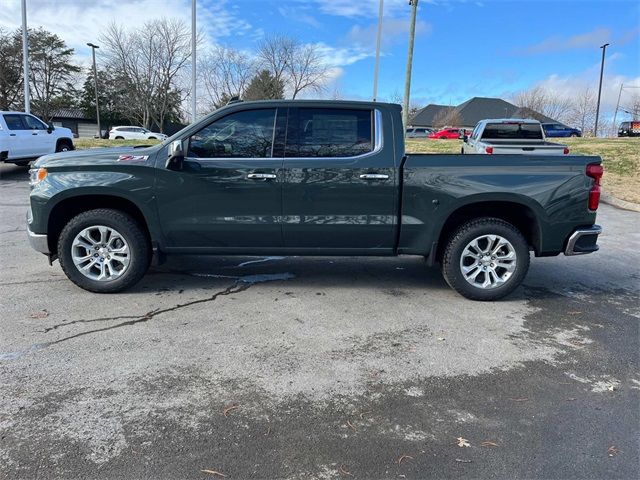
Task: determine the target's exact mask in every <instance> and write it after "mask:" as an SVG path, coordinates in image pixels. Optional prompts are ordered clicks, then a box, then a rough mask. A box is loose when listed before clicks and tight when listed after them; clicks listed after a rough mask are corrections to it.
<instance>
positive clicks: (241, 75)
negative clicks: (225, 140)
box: [198, 45, 256, 110]
mask: <svg viewBox="0 0 640 480" xmlns="http://www.w3.org/2000/svg"><path fill="white" fill-rule="evenodd" d="M198 71H199V75H198V76H199V77H200V83H201V84H202V85H203V86H204V89H205V92H206V96H207V97H208V101H209V105H208V108H209V110H211V109H215V108H219V107H221V106H222V105H224V104H226V103H227V101H228V100H229V99H230V98H231V97H234V96H242V95H243V94H244V91H245V90H246V88H247V85H248V84H249V82H250V81H251V79H252V78H253V76H254V75H255V73H256V62H255V61H254V60H253V59H251V58H250V57H249V55H247V54H246V53H244V52H241V51H240V50H236V49H234V48H231V47H226V46H223V45H219V46H215V47H214V48H213V49H211V50H210V51H208V52H206V53H204V54H203V55H202V56H201V60H200V62H199V67H198Z"/></svg>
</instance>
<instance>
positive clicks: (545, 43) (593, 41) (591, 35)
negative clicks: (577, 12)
mask: <svg viewBox="0 0 640 480" xmlns="http://www.w3.org/2000/svg"><path fill="white" fill-rule="evenodd" d="M639 33H640V28H634V29H631V30H628V31H624V32H616V34H615V35H614V34H613V33H612V32H611V30H609V29H608V28H602V27H600V28H596V29H594V30H592V31H590V32H586V33H580V34H578V35H570V36H562V35H554V36H552V37H549V38H546V39H544V40H542V41H541V42H538V43H535V44H533V45H529V46H528V47H522V48H517V49H515V50H514V51H513V53H516V54H521V55H537V54H540V53H553V52H563V51H567V50H576V49H582V48H598V47H600V46H601V45H604V44H605V43H609V42H611V43H615V44H616V45H617V46H620V45H624V44H626V43H629V42H631V41H633V40H634V39H635V38H636V37H637V36H638V34H639Z"/></svg>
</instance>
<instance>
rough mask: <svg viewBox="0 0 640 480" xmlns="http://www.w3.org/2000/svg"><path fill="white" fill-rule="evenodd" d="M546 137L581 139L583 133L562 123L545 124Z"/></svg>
mask: <svg viewBox="0 0 640 480" xmlns="http://www.w3.org/2000/svg"><path fill="white" fill-rule="evenodd" d="M542 128H543V129H544V135H545V136H546V137H581V136H582V132H581V131H580V130H578V129H577V128H571V127H567V126H566V125H563V124H561V123H543V124H542Z"/></svg>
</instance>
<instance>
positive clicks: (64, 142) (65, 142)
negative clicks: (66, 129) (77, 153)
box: [56, 140, 73, 152]
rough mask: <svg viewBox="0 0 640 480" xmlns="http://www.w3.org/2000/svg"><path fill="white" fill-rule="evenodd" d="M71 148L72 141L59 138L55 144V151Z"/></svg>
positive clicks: (64, 150) (65, 150) (67, 150)
mask: <svg viewBox="0 0 640 480" xmlns="http://www.w3.org/2000/svg"><path fill="white" fill-rule="evenodd" d="M71 150H73V143H71V142H70V141H69V140H61V141H59V142H58V144H57V145H56V152H69V151H71Z"/></svg>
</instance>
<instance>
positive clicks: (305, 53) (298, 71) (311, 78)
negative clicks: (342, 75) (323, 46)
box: [285, 44, 329, 98]
mask: <svg viewBox="0 0 640 480" xmlns="http://www.w3.org/2000/svg"><path fill="white" fill-rule="evenodd" d="M285 72H286V74H287V77H288V78H287V82H286V83H287V84H288V86H289V88H290V90H291V92H292V95H291V98H296V96H297V95H298V94H299V93H300V92H302V91H303V90H307V89H311V90H314V91H315V92H320V91H322V89H323V88H324V83H325V81H326V79H327V76H328V72H329V68H328V67H327V65H326V64H325V63H324V60H323V56H322V54H321V53H320V51H319V50H318V47H317V46H315V45H311V44H307V45H300V44H297V45H295V48H293V49H291V50H289V58H288V59H287V63H286V69H285Z"/></svg>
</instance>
